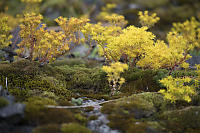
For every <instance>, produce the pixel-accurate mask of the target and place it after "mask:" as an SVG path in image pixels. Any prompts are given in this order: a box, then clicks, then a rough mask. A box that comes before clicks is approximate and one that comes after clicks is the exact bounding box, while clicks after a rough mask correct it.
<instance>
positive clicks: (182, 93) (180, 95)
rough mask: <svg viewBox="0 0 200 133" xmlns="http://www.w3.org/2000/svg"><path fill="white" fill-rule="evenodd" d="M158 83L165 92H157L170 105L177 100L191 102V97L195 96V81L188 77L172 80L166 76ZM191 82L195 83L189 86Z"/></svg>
mask: <svg viewBox="0 0 200 133" xmlns="http://www.w3.org/2000/svg"><path fill="white" fill-rule="evenodd" d="M160 82H161V83H162V84H163V85H164V86H165V87H166V88H167V90H164V89H161V90H160V91H159V92H160V93H161V94H163V95H164V97H165V99H168V100H170V101H171V102H172V103H174V102H176V101H177V100H184V101H187V102H191V96H193V95H195V94H196V91H195V87H196V84H197V80H193V79H192V78H190V77H183V78H173V77H172V76H168V77H167V78H164V79H162V80H160ZM191 82H195V83H193V84H191ZM188 84H191V85H188Z"/></svg>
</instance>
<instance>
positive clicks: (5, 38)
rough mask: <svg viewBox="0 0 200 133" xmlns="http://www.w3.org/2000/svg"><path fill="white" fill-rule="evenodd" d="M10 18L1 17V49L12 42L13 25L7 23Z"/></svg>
mask: <svg viewBox="0 0 200 133" xmlns="http://www.w3.org/2000/svg"><path fill="white" fill-rule="evenodd" d="M7 22H8V18H7V17H2V18H0V29H1V30H0V49H3V48H4V47H7V46H8V45H9V44H11V41H10V39H11V38H12V35H10V30H11V27H10V26H8V24H7Z"/></svg>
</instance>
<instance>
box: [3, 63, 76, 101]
mask: <svg viewBox="0 0 200 133" xmlns="http://www.w3.org/2000/svg"><path fill="white" fill-rule="evenodd" d="M6 78H7V79H8V88H9V92H10V93H11V94H12V95H14V96H16V98H17V100H24V99H26V98H28V97H30V93H32V92H33V91H35V92H38V93H39V94H40V93H42V92H43V91H48V92H53V93H55V94H56V95H57V96H59V97H60V98H69V99H70V98H71V95H72V94H71V92H70V91H69V90H67V89H66V85H65V82H64V80H63V79H64V78H63V76H62V75H61V74H59V72H58V70H57V69H55V68H52V67H51V66H49V65H46V66H43V67H39V63H37V62H29V61H27V60H22V61H19V62H14V63H11V64H5V63H4V64H1V65H0V84H2V85H3V86H5V80H6ZM29 91H31V92H29Z"/></svg>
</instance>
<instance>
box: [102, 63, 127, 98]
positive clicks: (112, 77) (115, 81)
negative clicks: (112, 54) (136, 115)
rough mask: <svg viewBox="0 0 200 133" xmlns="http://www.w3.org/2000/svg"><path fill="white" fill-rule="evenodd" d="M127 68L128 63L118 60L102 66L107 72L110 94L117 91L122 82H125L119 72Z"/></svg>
mask: <svg viewBox="0 0 200 133" xmlns="http://www.w3.org/2000/svg"><path fill="white" fill-rule="evenodd" d="M127 69H128V65H127V64H123V63H120V62H115V63H111V64H110V66H103V67H102V70H103V71H105V72H106V73H107V76H108V82H109V84H110V87H111V94H112V95H113V94H115V93H116V92H117V91H119V90H120V88H121V86H122V84H123V83H125V79H124V78H122V77H121V76H120V74H121V73H123V72H124V71H125V70H127Z"/></svg>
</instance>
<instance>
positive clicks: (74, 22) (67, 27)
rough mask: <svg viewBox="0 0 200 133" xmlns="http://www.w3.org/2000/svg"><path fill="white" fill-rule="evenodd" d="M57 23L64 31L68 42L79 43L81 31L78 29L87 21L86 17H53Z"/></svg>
mask: <svg viewBox="0 0 200 133" xmlns="http://www.w3.org/2000/svg"><path fill="white" fill-rule="evenodd" d="M55 21H56V22H57V23H58V25H59V26H60V27H61V28H62V30H63V31H64V34H65V36H66V37H67V41H68V43H70V42H71V43H75V44H80V41H81V33H80V31H81V30H82V29H83V27H84V25H86V23H87V22H88V21H89V19H87V18H80V19H79V18H74V17H72V18H69V19H68V18H64V17H58V18H57V19H55Z"/></svg>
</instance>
